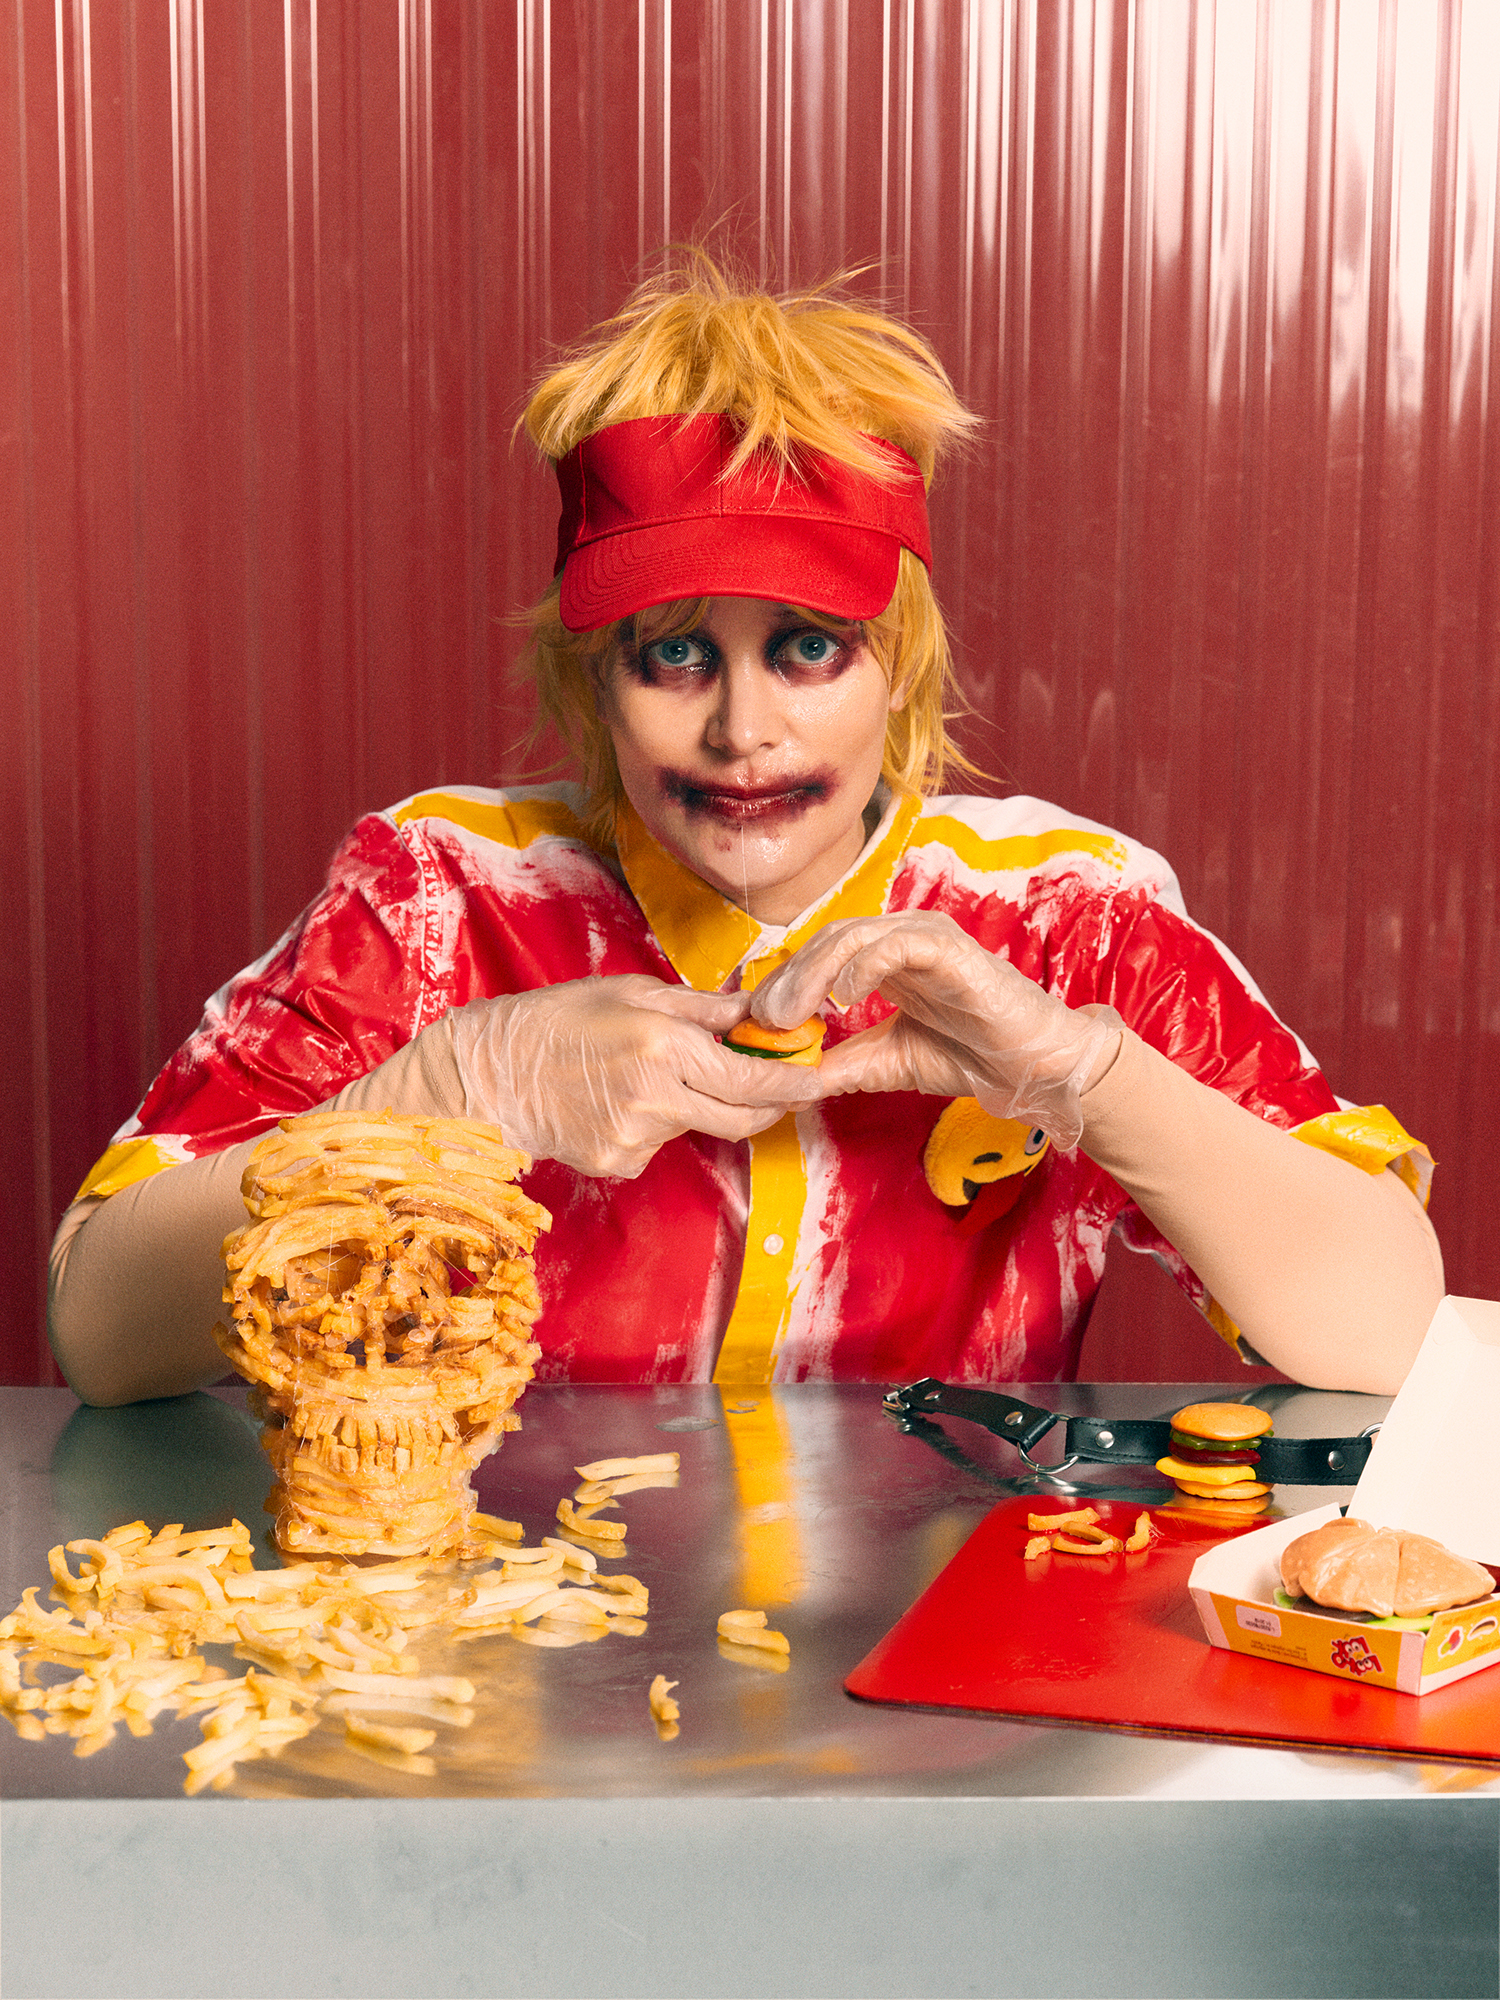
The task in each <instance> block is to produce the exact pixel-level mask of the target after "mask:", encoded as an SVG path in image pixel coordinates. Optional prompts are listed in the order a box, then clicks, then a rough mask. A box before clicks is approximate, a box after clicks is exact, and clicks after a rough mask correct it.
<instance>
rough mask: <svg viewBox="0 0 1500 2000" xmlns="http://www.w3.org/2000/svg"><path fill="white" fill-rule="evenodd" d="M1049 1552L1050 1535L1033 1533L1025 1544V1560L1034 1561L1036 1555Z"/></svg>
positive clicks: (1050, 1548)
mask: <svg viewBox="0 0 1500 2000" xmlns="http://www.w3.org/2000/svg"><path fill="white" fill-rule="evenodd" d="M1051 1552H1052V1537H1051V1536H1050V1535H1033V1536H1032V1538H1031V1540H1030V1541H1029V1542H1028V1543H1027V1544H1026V1560H1027V1562H1035V1561H1036V1559H1037V1557H1038V1556H1045V1555H1050V1554H1051Z"/></svg>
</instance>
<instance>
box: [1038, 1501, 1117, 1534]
mask: <svg viewBox="0 0 1500 2000" xmlns="http://www.w3.org/2000/svg"><path fill="white" fill-rule="evenodd" d="M1098 1518H1099V1510H1098V1509H1097V1508H1096V1507H1075V1508H1074V1510H1073V1512H1072V1513H1071V1514H1028V1515H1027V1516H1026V1525H1027V1527H1028V1528H1030V1529H1031V1531H1032V1533H1033V1534H1037V1533H1045V1534H1066V1533H1067V1531H1068V1530H1069V1529H1070V1528H1091V1527H1092V1526H1093V1525H1094V1523H1095V1522H1096V1521H1097V1520H1098Z"/></svg>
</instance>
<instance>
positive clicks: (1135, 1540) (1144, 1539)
mask: <svg viewBox="0 0 1500 2000" xmlns="http://www.w3.org/2000/svg"><path fill="white" fill-rule="evenodd" d="M1150 1542H1151V1516H1150V1515H1149V1514H1146V1513H1140V1514H1137V1515H1136V1517H1135V1526H1134V1527H1133V1528H1132V1529H1131V1531H1130V1533H1129V1534H1128V1535H1127V1536H1126V1537H1125V1546H1126V1548H1127V1549H1130V1550H1135V1549H1144V1548H1147V1547H1149V1545H1150Z"/></svg>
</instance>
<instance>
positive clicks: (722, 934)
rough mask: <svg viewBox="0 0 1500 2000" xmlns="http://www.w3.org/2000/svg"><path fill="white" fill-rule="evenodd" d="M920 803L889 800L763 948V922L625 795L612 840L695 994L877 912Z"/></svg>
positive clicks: (780, 960) (756, 971)
mask: <svg viewBox="0 0 1500 2000" xmlns="http://www.w3.org/2000/svg"><path fill="white" fill-rule="evenodd" d="M921 809H922V806H921V800H920V799H914V798H897V799H893V800H892V801H891V803H890V805H889V806H887V807H886V810H885V816H884V818H883V819H882V821H881V823H880V825H879V826H878V827H877V828H876V830H875V834H874V837H873V839H872V840H871V841H870V842H869V844H868V845H867V846H866V847H865V849H864V851H863V852H862V853H861V855H860V857H859V859H858V860H857V861H856V862H855V864H854V866H853V867H852V868H851V869H850V870H849V872H848V874H847V875H845V876H844V877H843V879H842V880H841V881H839V882H837V883H835V884H834V886H833V888H831V889H830V890H829V891H828V893H827V895H826V896H822V897H820V898H819V899H818V901H817V902H816V903H814V904H813V905H812V907H811V909H807V910H804V911H803V912H802V915H801V916H800V917H798V918H797V920H796V922H795V923H794V924H792V925H791V926H790V928H789V929H787V930H786V931H785V932H782V931H779V930H773V931H772V936H773V937H774V938H775V942H774V944H771V945H768V947H767V948H766V950H764V951H762V952H757V950H756V946H757V944H758V943H759V941H760V939H761V937H762V935H763V934H764V933H765V929H766V927H765V926H764V925H761V924H758V923H757V922H756V921H755V919H754V918H753V917H751V916H748V915H747V914H746V912H745V911H744V910H742V909H740V907H739V905H738V904H736V903H731V902H729V901H728V900H727V899H726V898H725V897H723V896H721V895H720V894H719V892H718V890H717V889H711V888H710V887H709V886H708V884H707V883H706V882H704V881H702V880H701V879H700V878H699V877H698V876H697V875H695V874H694V873H693V872H692V870H691V869H690V868H687V867H684V865H683V864H682V862H680V861H678V860H676V859H675V858H674V857H673V856H672V855H670V854H668V853H667V851H666V849H665V848H663V847H661V846H659V845H658V844H657V842H656V841H655V840H653V839H652V837H651V835H650V834H649V833H648V832H647V830H646V827H645V824H644V822H643V821H642V819H641V818H640V815H639V814H638V813H637V812H636V810H635V808H634V807H633V806H632V805H631V804H630V801H629V800H628V799H623V798H622V799H621V801H620V803H619V806H618V808H617V809H616V812H615V844H616V847H617V849H618V852H619V856H620V866H621V867H622V868H623V869H624V871H625V880H626V882H627V883H628V884H629V886H630V892H631V894H632V895H633V896H634V897H635V899H636V901H637V902H638V903H639V904H640V906H641V908H642V910H644V912H645V914H646V921H647V923H648V924H650V926H651V929H652V932H653V934H654V935H655V938H656V941H657V943H658V944H659V945H660V946H661V948H662V950H663V951H664V952H665V953H666V955H667V957H668V958H669V959H670V960H671V963H672V965H673V968H674V969H675V971H676V972H677V975H678V977H679V978H680V979H681V980H683V982H684V983H685V984H686V985H688V986H691V987H693V988H695V989H696V990H697V991H698V992H699V993H717V992H719V991H720V990H721V989H722V988H723V986H724V985H725V983H726V981H727V980H728V979H730V977H731V976H732V975H733V973H734V971H735V968H736V967H737V966H738V967H739V968H740V985H741V986H742V987H743V988H745V989H746V990H748V989H749V988H751V987H754V986H758V985H759V984H760V983H761V981H762V980H763V979H768V978H769V977H770V975H771V974H772V973H773V972H774V971H776V969H777V967H778V966H782V965H785V963H786V961H787V960H788V959H789V958H790V957H791V955H792V953H793V952H794V951H796V950H797V949H798V948H799V947H800V946H802V945H804V944H806V942H807V940H808V939H809V938H810V937H811V936H812V935H813V934H814V932H816V931H820V930H822V929H823V927H824V926H825V925H826V924H832V923H837V922H839V920H840V919H841V918H844V917H875V916H879V915H880V914H881V912H882V911H883V910H884V908H885V902H886V897H887V896H888V895H889V894H890V889H891V883H892V881H893V880H894V879H895V874H896V868H897V865H898V863H899V862H900V860H901V857H902V855H903V854H904V853H905V852H906V847H907V842H908V841H909V839H910V837H911V831H912V828H913V827H914V826H915V824H916V821H917V815H918V813H919V812H920V811H921Z"/></svg>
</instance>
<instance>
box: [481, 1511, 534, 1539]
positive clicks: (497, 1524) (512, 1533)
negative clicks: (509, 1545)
mask: <svg viewBox="0 0 1500 2000" xmlns="http://www.w3.org/2000/svg"><path fill="white" fill-rule="evenodd" d="M469 1530H470V1533H472V1534H475V1535H484V1536H486V1537H487V1538H488V1539H489V1540H490V1541H492V1542H524V1541H525V1539H526V1530H525V1528H524V1527H522V1525H521V1523H520V1522H519V1521H502V1520H500V1519H499V1517H498V1516H497V1515H494V1514H471V1515H470V1516H469Z"/></svg>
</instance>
